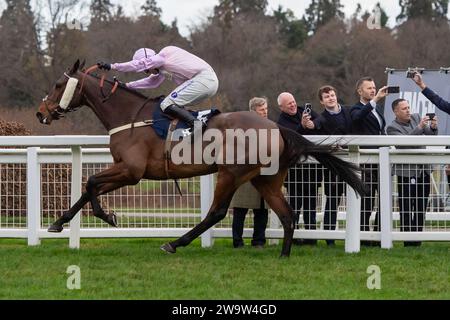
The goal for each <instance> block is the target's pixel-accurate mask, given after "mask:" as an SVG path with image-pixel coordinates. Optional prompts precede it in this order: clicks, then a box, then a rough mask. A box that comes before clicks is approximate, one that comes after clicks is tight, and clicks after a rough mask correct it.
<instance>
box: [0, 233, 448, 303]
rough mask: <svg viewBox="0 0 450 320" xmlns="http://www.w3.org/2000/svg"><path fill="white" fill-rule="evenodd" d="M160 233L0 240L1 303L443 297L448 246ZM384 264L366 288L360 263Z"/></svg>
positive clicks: (443, 244) (445, 287)
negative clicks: (37, 242) (172, 246)
mask: <svg viewBox="0 0 450 320" xmlns="http://www.w3.org/2000/svg"><path fill="white" fill-rule="evenodd" d="M165 241H166V240H164V239H84V240H82V241H81V249H80V250H70V249H68V241H67V240H60V239H58V240H55V239H47V240H43V241H42V245H41V246H38V247H27V246H26V241H25V240H10V239H1V240H0V257H1V259H0V299H289V300H290V299H450V269H449V268H450V258H449V257H450V254H449V253H450V252H449V248H450V243H448V242H446V243H424V244H423V245H422V247H408V248H404V247H403V246H402V245H401V243H396V245H395V247H394V249H392V250H382V249H380V248H372V247H370V248H367V247H363V248H362V250H361V252H360V253H359V254H346V253H345V252H344V243H343V242H341V241H339V242H337V245H336V247H327V246H326V245H325V244H324V243H323V241H320V242H319V245H318V246H317V247H307V246H302V247H298V246H294V247H293V250H292V254H291V257H290V258H289V259H280V258H279V253H280V248H281V247H280V246H269V247H266V248H264V249H255V248H252V247H249V246H246V247H245V248H243V249H233V248H231V241H230V240H216V242H215V245H214V247H213V248H210V249H205V248H201V247H200V242H199V241H198V240H196V241H195V242H194V243H193V244H191V245H190V246H188V247H186V248H179V249H178V252H177V253H176V254H175V255H168V254H166V253H164V252H162V251H161V250H160V249H159V246H160V245H161V244H162V243H164V242H165ZM70 265H77V266H79V267H80V269H81V290H68V289H67V288H66V282H67V278H68V276H69V275H68V274H66V270H67V267H68V266H70ZM370 265H377V266H379V267H380V269H381V289H380V290H369V289H368V288H367V285H366V283H367V278H368V277H369V276H370V275H369V274H368V273H367V268H368V267H369V266H370Z"/></svg>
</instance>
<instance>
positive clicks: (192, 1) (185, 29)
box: [0, 0, 450, 36]
mask: <svg viewBox="0 0 450 320" xmlns="http://www.w3.org/2000/svg"><path fill="white" fill-rule="evenodd" d="M36 1H41V2H43V3H45V2H46V1H43V0H32V1H31V2H32V4H33V3H35V2H36ZM82 1H83V2H84V3H85V5H84V8H85V9H84V11H87V10H88V8H89V3H90V0H82ZM156 1H157V3H158V6H159V7H160V8H161V9H162V17H161V18H162V20H163V22H164V23H166V24H171V23H172V21H173V20H174V19H177V21H178V28H179V31H180V33H181V34H182V35H183V36H188V35H189V33H190V32H189V30H190V29H189V27H191V26H193V25H196V24H197V25H198V24H200V23H201V22H202V21H203V20H204V19H205V18H206V17H207V16H208V15H210V14H211V13H212V11H213V8H214V6H215V5H217V4H218V3H219V0H156ZM111 2H112V3H114V4H119V3H120V4H121V5H122V6H123V7H124V10H125V13H126V15H129V16H138V15H139V12H140V11H141V9H140V8H141V6H142V5H143V4H144V3H145V0H127V1H123V0H111ZM268 2H269V12H271V11H272V10H274V9H277V8H278V6H279V5H281V6H283V8H289V9H291V10H292V11H293V12H294V14H295V16H296V17H298V18H300V17H302V16H303V14H304V13H305V9H306V8H307V7H308V6H309V4H310V3H311V0H268ZM378 2H380V3H381V7H382V8H383V9H384V10H385V11H386V12H387V14H388V16H389V21H388V25H389V26H390V27H393V26H395V18H396V17H397V16H398V15H399V14H400V6H399V4H398V2H399V1H398V0H341V3H342V4H343V5H344V13H345V15H346V16H347V17H350V16H351V15H352V14H353V13H354V12H355V10H356V6H357V4H358V3H361V6H362V9H363V12H364V11H365V10H367V11H369V12H372V10H373V8H374V7H375V5H376V4H377V3H378ZM5 3H6V2H5V1H3V0H0V10H3V9H4V8H5ZM73 14H74V15H77V16H80V13H75V12H74V13H73ZM82 16H83V17H81V19H80V20H81V21H82V23H83V24H85V22H86V21H89V18H88V15H87V14H83V15H82ZM449 17H450V13H449Z"/></svg>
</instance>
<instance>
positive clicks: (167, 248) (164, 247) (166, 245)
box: [160, 243, 177, 253]
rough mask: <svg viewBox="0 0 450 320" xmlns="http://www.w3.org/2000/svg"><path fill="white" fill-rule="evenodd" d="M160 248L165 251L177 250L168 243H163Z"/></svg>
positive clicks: (173, 251)
mask: <svg viewBox="0 0 450 320" xmlns="http://www.w3.org/2000/svg"><path fill="white" fill-rule="evenodd" d="M160 248H161V250H162V251H165V252H167V253H175V252H177V249H175V248H174V247H172V245H171V244H170V243H165V244H163V245H162V246H161V247H160Z"/></svg>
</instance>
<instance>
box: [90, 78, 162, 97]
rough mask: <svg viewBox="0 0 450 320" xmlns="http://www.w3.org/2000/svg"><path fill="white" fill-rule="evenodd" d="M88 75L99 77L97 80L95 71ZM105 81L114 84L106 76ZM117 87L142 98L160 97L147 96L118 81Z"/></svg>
mask: <svg viewBox="0 0 450 320" xmlns="http://www.w3.org/2000/svg"><path fill="white" fill-rule="evenodd" d="M89 75H90V76H92V77H94V78H96V79H99V80H100V79H101V77H100V76H99V75H97V74H95V73H89ZM105 82H108V83H109V84H110V85H114V84H115V82H114V80H110V79H107V78H105ZM119 88H121V89H123V90H125V91H127V92H129V93H132V94H133V95H135V96H138V97H139V98H142V99H144V100H154V101H156V100H159V99H160V98H161V97H156V98H149V97H147V96H146V95H144V94H142V93H140V92H139V91H136V90H133V89H130V88H128V87H127V86H126V85H124V84H122V83H121V82H119Z"/></svg>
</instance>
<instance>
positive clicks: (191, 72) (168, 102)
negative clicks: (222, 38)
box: [97, 46, 219, 132]
mask: <svg viewBox="0 0 450 320" xmlns="http://www.w3.org/2000/svg"><path fill="white" fill-rule="evenodd" d="M97 65H98V66H99V68H100V69H104V70H117V71H121V72H145V73H146V74H150V76H149V77H146V78H144V79H141V80H137V81H133V82H128V83H126V86H127V87H128V88H130V89H150V88H157V87H159V86H160V85H161V83H162V82H163V81H164V79H168V80H171V81H173V82H175V83H176V84H177V85H178V87H177V88H175V90H173V91H172V92H171V94H170V95H169V96H167V97H166V98H165V99H164V100H163V101H162V103H161V109H162V111H163V112H164V113H166V114H168V115H170V116H172V117H175V118H177V119H180V120H183V121H185V122H186V123H188V125H189V126H190V128H191V129H192V132H193V128H194V122H195V121H196V120H197V119H196V118H195V117H194V116H193V115H192V114H191V113H190V112H189V111H187V110H185V109H184V106H186V105H189V104H195V103H198V102H200V101H202V100H204V99H206V98H210V97H212V96H213V95H214V94H216V92H217V89H218V87H219V80H218V79H217V76H216V73H215V72H214V70H213V68H212V67H211V66H210V65H209V64H208V63H206V62H205V61H204V60H202V59H200V58H199V57H197V56H195V55H193V54H191V53H189V52H187V51H186V50H183V49H181V48H178V47H175V46H168V47H165V48H163V49H162V50H161V51H160V52H159V53H158V54H156V53H155V51H153V50H152V49H148V48H141V49H139V50H137V51H136V52H135V54H134V56H133V60H132V61H129V62H125V63H113V64H109V63H104V62H99V63H97Z"/></svg>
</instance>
